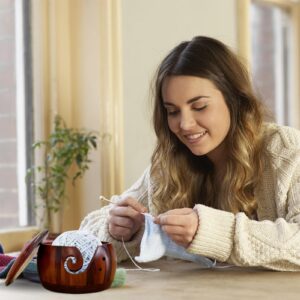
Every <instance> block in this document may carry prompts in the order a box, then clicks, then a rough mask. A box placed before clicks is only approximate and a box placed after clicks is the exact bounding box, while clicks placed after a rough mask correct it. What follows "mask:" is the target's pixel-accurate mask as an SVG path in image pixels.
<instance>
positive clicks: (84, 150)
mask: <svg viewBox="0 0 300 300" xmlns="http://www.w3.org/2000/svg"><path fill="white" fill-rule="evenodd" d="M32 148H33V150H34V151H35V150H37V149H43V150H44V160H43V165H41V166H33V167H32V168H30V169H28V170H27V176H26V178H27V179H28V178H30V179H31V181H32V183H33V186H34V189H35V193H36V194H37V195H38V196H39V197H40V198H41V199H42V202H43V204H42V205H43V207H45V208H46V211H47V215H48V225H49V222H51V220H49V218H50V214H49V212H50V211H54V212H57V211H58V210H59V209H60V207H61V205H62V204H63V201H64V200H65V198H67V195H66V182H67V180H68V179H71V180H72V183H73V184H75V181H76V180H77V179H78V178H80V177H82V176H83V174H84V173H85V171H86V170H88V169H89V163H90V162H91V161H90V160H89V158H88V155H89V153H90V151H91V150H94V149H97V135H96V133H95V132H93V131H91V132H86V131H85V130H80V129H74V128H68V127H67V126H66V124H65V122H64V120H63V119H62V118H61V117H60V116H58V115H57V116H56V117H55V119H54V131H53V132H52V133H51V134H50V136H49V138H48V140H45V141H37V142H35V143H34V144H33V145H32ZM71 167H72V172H73V171H74V172H73V173H74V175H71V174H69V173H70V169H71ZM73 168H74V169H73ZM69 176H70V178H69ZM37 178H39V181H38V182H35V179H37Z"/></svg>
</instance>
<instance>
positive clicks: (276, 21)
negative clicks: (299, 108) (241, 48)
mask: <svg viewBox="0 0 300 300" xmlns="http://www.w3.org/2000/svg"><path fill="white" fill-rule="evenodd" d="M250 16H251V17H250V19H251V57H252V72H253V80H254V86H255V88H256V89H257V91H258V93H259V94H260V95H261V96H262V98H263V100H264V101H265V104H266V105H267V107H268V108H269V109H270V111H271V113H272V115H273V116H274V118H275V120H276V122H277V123H279V124H285V125H290V117H289V112H290V111H291V107H290V104H291V95H290V90H291V87H290V86H289V84H290V82H291V63H292V53H291V49H292V39H291V21H290V19H291V18H290V14H289V11H288V10H287V9H285V8H283V7H280V6H277V5H270V4H266V3H260V2H254V1H253V2H252V5H251V14H250Z"/></svg>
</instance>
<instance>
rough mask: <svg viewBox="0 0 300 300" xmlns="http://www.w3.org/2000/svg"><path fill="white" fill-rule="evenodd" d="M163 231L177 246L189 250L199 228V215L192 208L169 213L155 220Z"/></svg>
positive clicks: (173, 210)
mask: <svg viewBox="0 0 300 300" xmlns="http://www.w3.org/2000/svg"><path fill="white" fill-rule="evenodd" d="M154 222H155V223H156V224H160V225H161V227H162V230H163V231H164V232H165V233H166V234H167V235H168V236H169V237H170V238H171V239H172V240H173V241H174V242H175V243H177V244H179V245H181V246H183V247H185V248H187V247H188V246H189V244H190V243H191V242H192V240H193V238H194V236H195V234H196V231H197V229H198V226H199V219H198V215H197V213H196V212H195V211H194V210H193V209H191V208H179V209H172V210H169V211H167V212H166V213H164V214H161V215H159V216H158V217H156V218H155V220H154Z"/></svg>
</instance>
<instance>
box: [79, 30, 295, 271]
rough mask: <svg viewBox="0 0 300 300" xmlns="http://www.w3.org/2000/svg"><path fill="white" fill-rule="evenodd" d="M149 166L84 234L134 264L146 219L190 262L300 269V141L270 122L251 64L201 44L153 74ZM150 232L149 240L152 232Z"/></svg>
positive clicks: (209, 41)
mask: <svg viewBox="0 0 300 300" xmlns="http://www.w3.org/2000/svg"><path fill="white" fill-rule="evenodd" d="M153 126H154V130H155V133H156V137H157V145H156V149H155V150H154V152H153V155H152V161H151V166H150V167H149V168H147V169H146V171H145V172H144V174H143V175H142V177H141V178H140V179H139V180H138V181H137V182H136V183H135V184H134V185H133V186H132V187H131V188H130V189H128V190H127V191H125V192H124V193H123V194H122V195H120V196H114V197H113V199H112V201H113V202H114V203H115V204H111V205H108V206H106V207H103V208H102V209H100V210H97V211H94V212H92V213H91V214H89V215H88V216H87V217H86V218H85V219H84V220H83V222H82V224H81V229H84V230H90V231H92V232H93V233H94V234H95V235H98V236H99V237H100V238H101V240H103V241H111V242H112V243H113V244H114V245H115V248H116V250H117V255H118V260H119V261H121V260H123V259H125V258H126V257H127V256H126V253H125V252H124V249H123V244H122V242H124V241H126V242H127V244H126V248H127V249H129V251H130V254H131V255H136V252H137V251H138V249H139V243H140V241H141V237H142V235H143V233H144V230H143V229H144V227H143V213H144V212H145V211H148V212H150V213H151V215H153V216H154V217H155V218H154V222H155V223H156V224H158V225H159V226H160V229H161V230H162V231H163V233H164V234H166V235H167V236H168V238H169V239H171V240H172V241H173V242H175V243H176V244H178V245H180V246H183V247H185V248H186V250H187V251H188V252H190V253H193V254H196V255H202V256H207V257H209V258H212V259H214V260H217V261H221V262H227V263H231V264H232V263H233V264H235V265H239V266H253V267H254V266H261V267H265V268H270V269H276V270H285V271H299V270H300V255H299V253H300V248H299V245H300V230H299V228H300V227H299V224H300V215H299V211H300V196H299V192H298V191H299V182H300V132H299V131H297V130H296V129H293V128H288V127H281V126H278V125H276V124H270V123H266V122H264V121H263V108H262V104H261V102H260V100H259V99H258V97H257V96H256V95H255V93H254V91H253V88H252V85H251V80H250V77H249V75H248V72H247V70H246V68H245V67H244V65H243V64H242V63H241V62H240V60H239V59H238V57H237V56H236V55H235V54H234V52H233V51H232V50H231V49H230V48H229V47H228V46H226V45H225V44H223V43H222V42H221V41H218V40H216V39H213V38H211V37H206V36H196V37H194V38H193V39H192V40H189V41H184V42H182V43H180V44H179V45H177V46H176V47H175V48H173V49H172V50H171V51H170V52H169V54H168V55H167V56H166V57H165V58H164V59H163V61H162V62H161V63H160V65H159V67H158V70H157V73H156V75H155V93H154V109H153ZM148 229H149V228H147V223H146V228H145V233H147V230H148Z"/></svg>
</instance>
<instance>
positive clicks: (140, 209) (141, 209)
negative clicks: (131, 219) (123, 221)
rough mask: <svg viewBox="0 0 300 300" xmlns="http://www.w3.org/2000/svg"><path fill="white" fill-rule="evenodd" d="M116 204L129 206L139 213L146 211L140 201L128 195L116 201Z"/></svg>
mask: <svg viewBox="0 0 300 300" xmlns="http://www.w3.org/2000/svg"><path fill="white" fill-rule="evenodd" d="M117 205H118V206H125V207H126V206H130V207H131V208H132V209H134V210H136V211H137V212H139V213H145V212H147V208H146V207H145V206H143V205H142V204H141V203H140V202H138V201H137V200H136V199H134V198H131V197H128V198H126V199H124V200H122V201H120V202H118V203H117Z"/></svg>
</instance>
